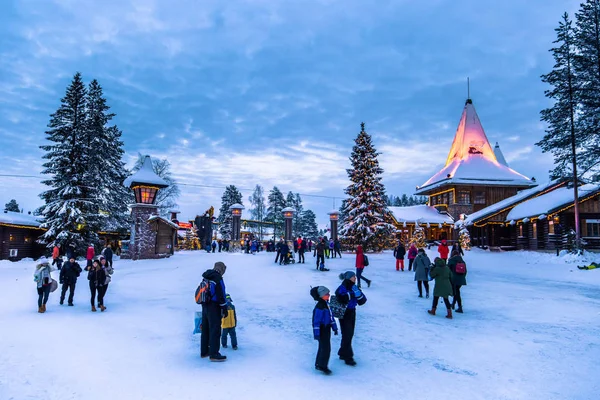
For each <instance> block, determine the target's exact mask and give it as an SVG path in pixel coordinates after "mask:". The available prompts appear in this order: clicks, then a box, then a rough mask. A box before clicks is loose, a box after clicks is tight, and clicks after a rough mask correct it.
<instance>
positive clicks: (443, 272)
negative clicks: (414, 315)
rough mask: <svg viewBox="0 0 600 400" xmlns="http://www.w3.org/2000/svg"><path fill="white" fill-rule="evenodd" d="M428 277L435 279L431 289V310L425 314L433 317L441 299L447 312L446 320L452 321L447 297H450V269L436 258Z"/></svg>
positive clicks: (440, 259)
mask: <svg viewBox="0 0 600 400" xmlns="http://www.w3.org/2000/svg"><path fill="white" fill-rule="evenodd" d="M429 275H431V277H432V278H433V279H435V286H434V288H433V305H432V306H431V310H427V312H428V313H429V314H431V315H435V310H436V309H437V305H438V301H439V299H440V297H441V298H443V299H444V304H445V305H446V310H447V311H448V314H447V315H446V318H448V319H452V307H451V305H450V301H449V300H448V296H452V272H450V268H448V266H447V265H446V261H444V260H443V259H442V258H436V259H435V261H434V265H433V268H432V269H431V272H430V273H429Z"/></svg>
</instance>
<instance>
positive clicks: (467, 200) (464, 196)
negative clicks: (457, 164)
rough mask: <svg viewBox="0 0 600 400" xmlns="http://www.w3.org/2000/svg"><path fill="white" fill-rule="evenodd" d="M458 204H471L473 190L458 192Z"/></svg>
mask: <svg viewBox="0 0 600 400" xmlns="http://www.w3.org/2000/svg"><path fill="white" fill-rule="evenodd" d="M458 204H471V192H469V191H466V190H461V191H460V192H458Z"/></svg>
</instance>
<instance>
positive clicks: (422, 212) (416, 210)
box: [388, 204, 454, 224]
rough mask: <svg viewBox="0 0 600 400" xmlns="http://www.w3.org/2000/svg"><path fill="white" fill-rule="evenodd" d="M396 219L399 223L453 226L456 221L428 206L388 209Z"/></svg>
mask: <svg viewBox="0 0 600 400" xmlns="http://www.w3.org/2000/svg"><path fill="white" fill-rule="evenodd" d="M388 209H389V210H390V212H391V213H392V215H393V216H394V219H395V220H396V222H398V223H403V222H407V223H414V222H416V223H419V224H426V223H430V224H443V223H446V224H453V223H454V220H453V219H452V217H451V216H449V215H448V214H443V213H440V212H439V211H438V210H437V209H436V208H435V207H431V206H427V205H424V204H423V205H418V206H409V207H388Z"/></svg>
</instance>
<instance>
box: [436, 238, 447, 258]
mask: <svg viewBox="0 0 600 400" xmlns="http://www.w3.org/2000/svg"><path fill="white" fill-rule="evenodd" d="M438 253H440V258H441V259H442V260H444V261H448V253H450V249H449V248H448V245H447V244H446V239H442V244H440V245H439V246H438Z"/></svg>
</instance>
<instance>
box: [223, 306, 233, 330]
mask: <svg viewBox="0 0 600 400" xmlns="http://www.w3.org/2000/svg"><path fill="white" fill-rule="evenodd" d="M221 328H222V329H228V328H235V310H232V309H231V308H229V309H228V310H227V316H226V317H225V318H223V319H222V320H221Z"/></svg>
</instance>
